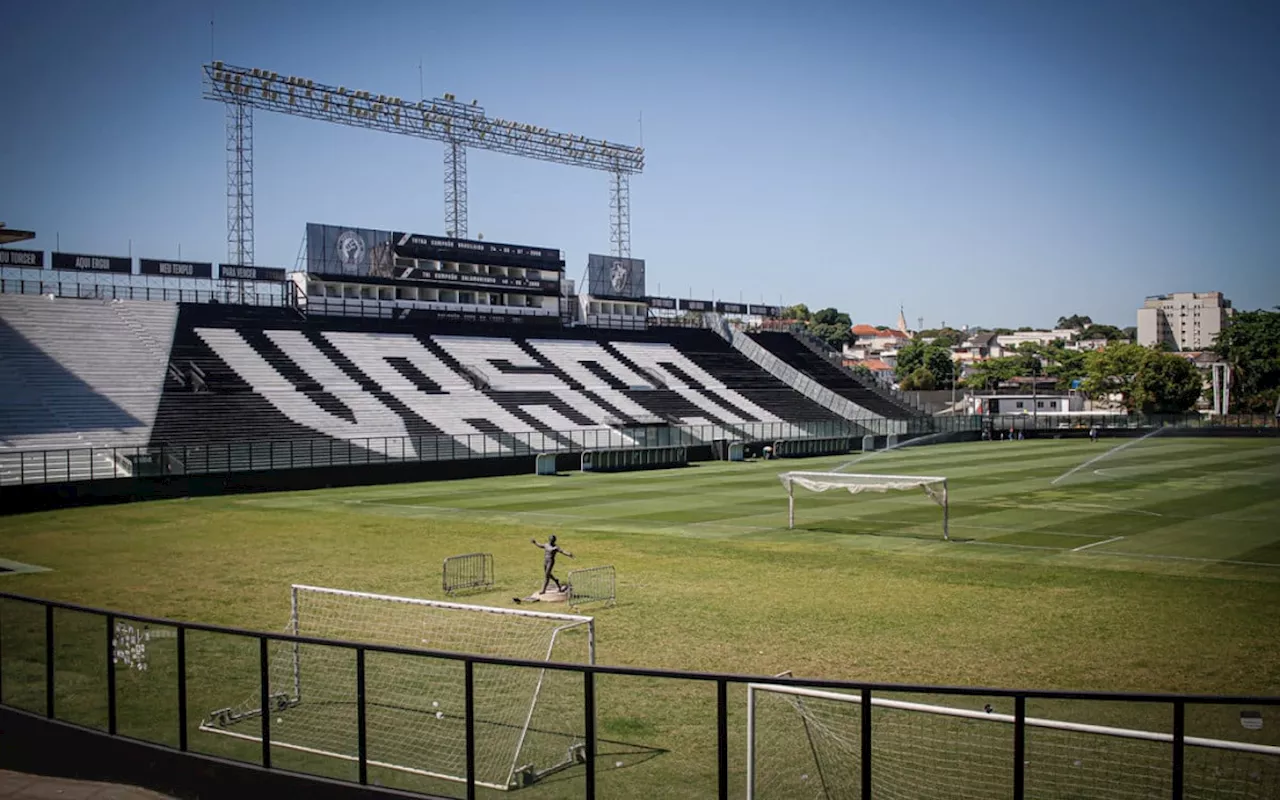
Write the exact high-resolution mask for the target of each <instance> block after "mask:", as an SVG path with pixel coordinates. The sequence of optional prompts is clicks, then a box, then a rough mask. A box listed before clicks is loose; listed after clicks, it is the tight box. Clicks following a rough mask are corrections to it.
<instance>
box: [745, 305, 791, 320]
mask: <svg viewBox="0 0 1280 800" xmlns="http://www.w3.org/2000/svg"><path fill="white" fill-rule="evenodd" d="M747 313H749V314H751V315H752V316H756V317H780V316H782V309H781V308H779V307H778V306H757V305H750V306H747Z"/></svg>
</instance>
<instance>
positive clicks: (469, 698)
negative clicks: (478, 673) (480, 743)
mask: <svg viewBox="0 0 1280 800" xmlns="http://www.w3.org/2000/svg"><path fill="white" fill-rule="evenodd" d="M475 666H476V665H475V662H473V661H472V660H471V659H469V658H468V659H467V660H466V661H463V662H462V713H463V715H464V716H463V720H462V722H463V737H464V738H465V740H466V746H467V800H475V797H476V715H475V708H476V696H475V688H476V685H475Z"/></svg>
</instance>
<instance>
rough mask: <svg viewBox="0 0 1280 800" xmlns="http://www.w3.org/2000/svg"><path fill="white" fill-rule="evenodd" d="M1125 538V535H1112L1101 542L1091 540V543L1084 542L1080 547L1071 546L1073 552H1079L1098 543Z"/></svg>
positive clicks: (1109, 542) (1108, 542) (1107, 542)
mask: <svg viewBox="0 0 1280 800" xmlns="http://www.w3.org/2000/svg"><path fill="white" fill-rule="evenodd" d="M1123 538H1124V537H1123V536H1112V537H1111V538H1110V539H1104V540H1102V541H1100V542H1091V543H1090V544H1082V545H1080V546H1079V547H1073V548H1071V552H1073V553H1079V552H1080V551H1081V550H1088V549H1089V548H1090V547H1097V546H1098V545H1102V544H1111V543H1112V542H1118V541H1120V540H1121V539H1123Z"/></svg>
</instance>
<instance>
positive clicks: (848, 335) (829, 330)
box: [809, 322, 853, 350]
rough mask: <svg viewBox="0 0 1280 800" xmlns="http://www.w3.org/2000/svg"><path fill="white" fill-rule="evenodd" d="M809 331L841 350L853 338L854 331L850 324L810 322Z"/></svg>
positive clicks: (833, 347)
mask: <svg viewBox="0 0 1280 800" xmlns="http://www.w3.org/2000/svg"><path fill="white" fill-rule="evenodd" d="M809 333H812V334H813V335H814V336H817V337H818V338H819V339H821V340H822V341H824V342H826V343H827V344H828V345H830V346H831V347H832V349H835V350H839V349H841V348H842V347H844V345H845V344H847V343H848V342H849V341H851V340H852V339H853V331H852V330H851V329H850V326H848V325H830V324H821V323H816V322H813V323H810V324H809Z"/></svg>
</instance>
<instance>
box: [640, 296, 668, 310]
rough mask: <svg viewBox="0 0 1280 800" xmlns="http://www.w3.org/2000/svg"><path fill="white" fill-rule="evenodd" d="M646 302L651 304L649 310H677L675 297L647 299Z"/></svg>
mask: <svg viewBox="0 0 1280 800" xmlns="http://www.w3.org/2000/svg"><path fill="white" fill-rule="evenodd" d="M645 302H647V303H648V304H649V308H666V309H670V310H672V311H674V310H675V308H676V299H675V298H674V297H646V298H645Z"/></svg>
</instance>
